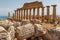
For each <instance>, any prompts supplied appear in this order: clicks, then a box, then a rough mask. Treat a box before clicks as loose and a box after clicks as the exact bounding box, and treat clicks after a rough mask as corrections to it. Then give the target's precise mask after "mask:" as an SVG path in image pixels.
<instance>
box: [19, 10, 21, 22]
mask: <svg viewBox="0 0 60 40" xmlns="http://www.w3.org/2000/svg"><path fill="white" fill-rule="evenodd" d="M20 14H21V13H20V9H19V21H20V20H21V15H20Z"/></svg>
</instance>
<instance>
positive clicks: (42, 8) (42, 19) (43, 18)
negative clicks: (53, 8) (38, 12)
mask: <svg viewBox="0 0 60 40" xmlns="http://www.w3.org/2000/svg"><path fill="white" fill-rule="evenodd" d="M44 8H45V7H42V22H44Z"/></svg>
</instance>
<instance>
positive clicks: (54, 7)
mask: <svg viewBox="0 0 60 40" xmlns="http://www.w3.org/2000/svg"><path fill="white" fill-rule="evenodd" d="M52 6H53V22H55V21H56V5H52Z"/></svg>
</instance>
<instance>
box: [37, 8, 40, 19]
mask: <svg viewBox="0 0 60 40" xmlns="http://www.w3.org/2000/svg"><path fill="white" fill-rule="evenodd" d="M37 19H40V15H39V8H37Z"/></svg>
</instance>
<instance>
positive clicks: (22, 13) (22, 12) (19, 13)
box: [13, 5, 56, 22]
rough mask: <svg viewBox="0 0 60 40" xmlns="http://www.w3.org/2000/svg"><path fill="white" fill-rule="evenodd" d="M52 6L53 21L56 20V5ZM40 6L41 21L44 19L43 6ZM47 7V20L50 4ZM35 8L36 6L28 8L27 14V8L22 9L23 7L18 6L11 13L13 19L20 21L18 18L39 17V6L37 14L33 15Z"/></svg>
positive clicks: (30, 18)
mask: <svg viewBox="0 0 60 40" xmlns="http://www.w3.org/2000/svg"><path fill="white" fill-rule="evenodd" d="M52 7H53V14H52V15H53V21H54V22H55V20H56V5H52ZM41 8H42V10H41V11H42V16H41V21H42V22H43V21H44V19H45V18H44V8H45V7H41ZM46 8H47V19H46V20H47V22H49V21H50V6H46ZM32 9H33V15H32V13H31V12H32ZM35 9H36V8H29V14H28V9H23V8H19V9H17V10H15V13H14V14H13V19H14V20H17V21H20V20H33V19H38V20H39V19H40V13H39V11H40V10H39V8H37V15H35Z"/></svg>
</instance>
